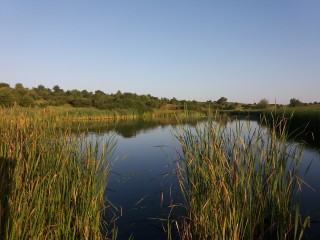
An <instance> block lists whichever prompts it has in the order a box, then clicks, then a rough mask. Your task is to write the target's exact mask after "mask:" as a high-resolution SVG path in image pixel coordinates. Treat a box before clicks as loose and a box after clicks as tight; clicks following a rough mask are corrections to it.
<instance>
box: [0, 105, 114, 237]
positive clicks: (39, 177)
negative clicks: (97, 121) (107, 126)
mask: <svg viewBox="0 0 320 240" xmlns="http://www.w3.org/2000/svg"><path fill="white" fill-rule="evenodd" d="M0 115H1V118H0V180H1V185H0V238H1V239H103V238H105V237H106V236H102V234H101V230H102V229H105V228H106V226H107V225H109V226H108V227H109V228H110V227H111V226H110V223H103V221H102V214H103V212H104V210H105V209H106V207H108V206H107V205H106V199H105V198H104V190H105V186H106V184H107V177H108V171H109V165H108V160H109V159H110V157H111V156H112V153H113V151H114V148H115V142H114V140H113V139H110V141H108V142H106V143H102V142H101V143H95V142H93V141H88V140H87V139H85V137H84V136H81V134H80V133H78V134H74V133H71V130H70V128H68V127H66V126H65V127H64V128H63V129H62V128H60V127H59V124H57V122H56V116H55V115H52V114H49V113H48V112H47V111H37V112H30V111H29V112H27V111H26V112H20V111H17V109H0ZM79 134H80V137H79ZM99 149H100V150H99ZM101 149H102V150H101ZM110 229H111V228H110ZM109 235H110V236H112V235H113V236H115V235H116V234H113V233H112V232H109Z"/></svg>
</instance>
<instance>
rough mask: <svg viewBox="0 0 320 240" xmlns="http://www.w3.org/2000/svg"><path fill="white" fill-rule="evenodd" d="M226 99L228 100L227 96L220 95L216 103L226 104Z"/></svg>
mask: <svg viewBox="0 0 320 240" xmlns="http://www.w3.org/2000/svg"><path fill="white" fill-rule="evenodd" d="M227 101H228V99H227V98H225V97H221V98H219V99H218V101H217V103H218V104H226V103H227Z"/></svg>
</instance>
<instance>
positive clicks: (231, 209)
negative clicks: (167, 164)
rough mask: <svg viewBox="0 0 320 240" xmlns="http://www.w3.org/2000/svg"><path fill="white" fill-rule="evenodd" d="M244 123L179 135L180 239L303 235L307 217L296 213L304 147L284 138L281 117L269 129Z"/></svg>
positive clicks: (217, 124)
mask: <svg viewBox="0 0 320 240" xmlns="http://www.w3.org/2000/svg"><path fill="white" fill-rule="evenodd" d="M247 124H248V125H247V126H245V127H244V126H243V125H240V123H239V122H237V123H236V124H235V125H234V126H232V127H231V128H230V126H229V128H227V127H226V124H225V123H223V122H222V121H218V122H209V123H208V124H206V125H205V126H203V127H198V128H197V129H196V130H195V131H193V130H190V129H184V130H183V132H182V133H181V134H180V135H178V139H179V141H180V143H181V146H182V153H181V155H180V159H181V164H180V167H179V172H180V181H181V188H182V190H183V193H184V196H185V201H186V202H185V205H186V209H187V212H188V214H187V216H186V217H185V218H184V221H183V223H182V224H181V226H180V228H179V233H180V237H181V239H301V238H302V236H303V231H304V228H305V227H306V226H307V224H308V223H309V221H310V220H309V218H306V219H305V220H304V221H303V223H302V224H301V216H300V214H299V194H300V192H299V190H300V186H301V184H302V183H303V181H302V180H301V179H300V178H299V166H300V157H301V154H302V150H303V149H302V148H301V147H300V146H299V145H294V144H291V143H289V142H288V141H287V139H288V136H287V134H288V132H287V122H286V120H284V119H282V120H279V121H274V122H273V125H274V126H273V127H272V128H268V129H269V130H268V131H269V132H266V130H263V128H260V127H257V128H251V126H250V125H249V122H248V123H247ZM230 129H231V130H230ZM244 131H248V132H247V133H245V134H244Z"/></svg>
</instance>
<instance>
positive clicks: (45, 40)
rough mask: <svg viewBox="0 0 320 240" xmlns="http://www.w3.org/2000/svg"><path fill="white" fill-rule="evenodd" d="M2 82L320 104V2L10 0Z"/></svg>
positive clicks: (1, 28) (2, 22) (2, 4)
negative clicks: (294, 100)
mask: <svg viewBox="0 0 320 240" xmlns="http://www.w3.org/2000/svg"><path fill="white" fill-rule="evenodd" d="M0 82H5V83H9V84H10V85H11V86H12V87H14V85H15V84H16V83H22V84H23V85H24V86H25V87H28V88H32V87H37V86H38V85H44V86H46V87H48V88H52V87H53V86H55V85H58V86H60V88H62V89H64V90H72V89H78V90H84V89H85V90H88V91H92V92H94V91H96V90H102V91H104V92H105V93H115V92H116V91H118V90H120V91H121V92H131V93H137V94H151V95H153V96H156V97H159V98H161V97H165V98H169V99H171V98H173V97H176V98H177V99H180V100H183V99H184V100H197V101H207V100H212V101H215V100H217V99H219V98H220V97H222V96H223V97H226V98H227V99H228V101H231V102H243V103H255V102H259V101H260V100H261V99H263V98H265V99H267V100H269V102H270V103H274V102H277V103H282V104H287V103H289V101H290V99H291V98H298V99H300V100H301V101H302V102H314V101H317V102H320V94H319V89H320V1H319V0H308V1H305V0H300V1H297V0H290V1H288V0H268V1H260V0H252V1H247V0H241V1H235V0H234V1H232V0H223V1H222V0H197V1H196V0H194V1H190V0H161V1H160V0H158V1H156V0H154V1H152V0H145V1H142V0H126V1H125V0H117V1H116V0H92V1H82V0H76V1H75V0H67V1H65V0H54V1H49V0H28V1H25V0H20V1H18V0H0Z"/></svg>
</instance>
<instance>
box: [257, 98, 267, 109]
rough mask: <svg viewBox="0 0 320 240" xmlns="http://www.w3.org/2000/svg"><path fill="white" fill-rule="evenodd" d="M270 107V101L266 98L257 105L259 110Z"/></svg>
mask: <svg viewBox="0 0 320 240" xmlns="http://www.w3.org/2000/svg"><path fill="white" fill-rule="evenodd" d="M268 105H269V101H268V100H267V99H265V98H263V99H261V100H260V102H259V103H258V104H257V108H259V109H265V108H267V107H268Z"/></svg>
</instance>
